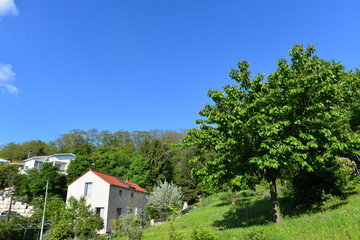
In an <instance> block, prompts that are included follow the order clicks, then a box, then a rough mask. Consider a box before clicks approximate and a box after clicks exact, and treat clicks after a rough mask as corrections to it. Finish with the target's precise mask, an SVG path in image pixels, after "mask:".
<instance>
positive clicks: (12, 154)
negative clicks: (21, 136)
mask: <svg viewBox="0 0 360 240" xmlns="http://www.w3.org/2000/svg"><path fill="white" fill-rule="evenodd" d="M55 151H56V150H55V149H53V148H52V147H51V146H50V145H48V144H46V143H44V142H42V141H40V140H31V141H27V142H24V143H21V144H16V143H8V144H6V145H5V146H3V147H2V148H1V150H0V158H5V159H8V160H11V161H15V162H20V161H22V160H25V159H26V158H28V154H29V153H30V152H31V155H32V156H44V155H49V154H52V153H55Z"/></svg>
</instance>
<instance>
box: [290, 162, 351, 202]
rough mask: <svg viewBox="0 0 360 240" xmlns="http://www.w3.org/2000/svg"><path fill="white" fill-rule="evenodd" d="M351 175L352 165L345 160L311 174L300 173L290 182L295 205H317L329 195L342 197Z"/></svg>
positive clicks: (316, 169)
mask: <svg viewBox="0 0 360 240" xmlns="http://www.w3.org/2000/svg"><path fill="white" fill-rule="evenodd" d="M353 175H354V169H353V166H352V163H351V161H350V160H349V159H347V158H338V159H336V160H334V161H333V162H331V163H329V164H328V165H327V166H325V167H322V168H315V169H314V171H313V172H306V171H300V172H299V173H298V174H297V175H296V176H295V177H294V178H293V180H292V187H293V192H294V198H295V203H296V205H299V206H307V205H312V204H317V203H321V202H322V201H324V200H325V199H326V197H327V196H329V195H332V196H342V195H344V194H345V192H346V190H347V188H346V187H347V184H348V182H349V181H350V180H351V178H352V177H353Z"/></svg>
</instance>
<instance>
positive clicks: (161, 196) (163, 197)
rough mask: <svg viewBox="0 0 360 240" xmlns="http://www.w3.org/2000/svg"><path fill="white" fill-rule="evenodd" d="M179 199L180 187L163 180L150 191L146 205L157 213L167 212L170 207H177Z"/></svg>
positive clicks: (179, 202) (179, 204) (180, 195)
mask: <svg viewBox="0 0 360 240" xmlns="http://www.w3.org/2000/svg"><path fill="white" fill-rule="evenodd" d="M181 199H182V194H181V189H180V188H179V187H177V186H176V185H175V184H173V183H172V182H170V183H168V182H167V181H166V180H165V181H164V182H162V183H161V184H160V185H159V186H157V187H155V188H154V190H153V192H151V193H150V195H149V200H148V203H147V205H148V206H149V207H150V208H152V209H154V210H155V211H156V212H158V213H162V212H168V211H169V210H171V209H174V208H179V207H180V206H181ZM150 213H151V212H150Z"/></svg>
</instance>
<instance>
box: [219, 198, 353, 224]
mask: <svg viewBox="0 0 360 240" xmlns="http://www.w3.org/2000/svg"><path fill="white" fill-rule="evenodd" d="M346 203H347V202H346V201H345V200H342V201H341V202H339V201H337V202H334V203H333V204H331V203H330V204H329V203H328V204H326V206H322V205H313V206H309V207H301V208H299V207H296V206H295V205H294V201H293V199H292V198H290V197H283V198H280V207H281V213H282V216H283V217H296V216H300V215H302V214H305V213H316V212H321V211H324V210H334V209H337V208H339V207H341V206H343V205H345V204H346ZM217 206H224V204H223V203H220V204H218V205H217ZM269 223H272V212H271V200H270V199H260V198H258V199H253V200H252V201H249V200H247V201H241V202H239V203H237V204H234V205H232V206H231V208H230V210H229V211H228V212H226V213H225V214H224V215H223V219H222V220H218V221H215V222H214V223H213V226H215V227H219V228H225V229H228V228H239V227H250V226H255V225H265V224H269Z"/></svg>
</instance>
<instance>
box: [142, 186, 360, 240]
mask: <svg viewBox="0 0 360 240" xmlns="http://www.w3.org/2000/svg"><path fill="white" fill-rule="evenodd" d="M359 192H360V186H358V187H357V188H356V189H355V191H354V194H352V195H351V196H350V197H349V198H348V199H346V200H340V199H333V200H329V201H328V202H326V203H325V204H324V205H323V206H322V207H321V208H318V209H316V210H314V209H313V210H312V213H299V211H298V210H297V211H295V210H294V209H291V207H289V205H288V204H286V201H283V205H282V206H283V217H284V219H283V220H284V221H283V223H282V224H280V225H277V224H274V223H272V222H271V213H270V206H271V205H270V201H269V200H264V199H261V198H259V197H253V198H249V199H243V200H242V201H240V202H239V203H238V204H236V205H227V204H225V203H224V202H223V201H221V200H220V199H219V195H217V196H212V197H211V198H208V199H207V200H205V201H203V202H202V204H200V205H199V206H197V207H196V208H195V209H193V210H192V211H190V212H189V213H188V214H185V215H184V216H182V217H179V218H177V219H175V220H173V221H171V222H167V223H164V224H162V225H160V226H156V227H152V228H149V229H147V230H145V232H144V235H143V236H144V239H145V240H147V239H149V240H150V239H151V240H156V239H168V238H169V232H170V231H171V225H172V226H173V228H174V229H175V233H176V234H181V238H180V239H190V236H191V232H192V231H193V230H194V228H198V229H200V228H202V229H204V230H206V231H209V232H212V233H214V234H216V235H217V236H218V237H219V239H270V240H271V239H274V240H281V239H291V240H296V239H299V240H300V239H301V240H304V239H312V240H313V239H314V240H316V239H341V240H342V239H360V208H359V207H360V194H359ZM250 236H253V237H252V238H250ZM256 237H257V238H256Z"/></svg>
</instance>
